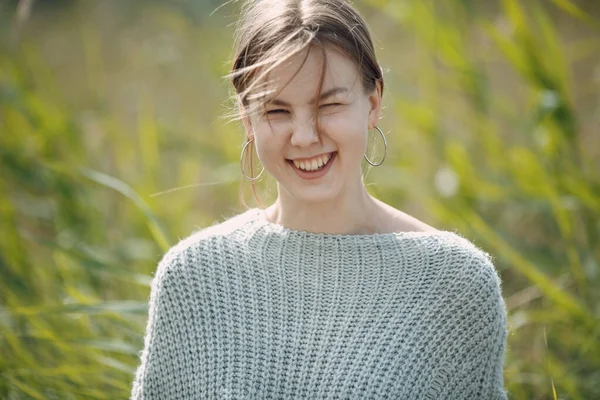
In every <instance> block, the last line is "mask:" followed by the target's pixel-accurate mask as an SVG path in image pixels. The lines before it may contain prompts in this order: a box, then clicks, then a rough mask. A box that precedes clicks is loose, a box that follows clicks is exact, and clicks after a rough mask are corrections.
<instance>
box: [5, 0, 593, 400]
mask: <svg viewBox="0 0 600 400" xmlns="http://www.w3.org/2000/svg"><path fill="white" fill-rule="evenodd" d="M591 3H592V2H588V3H584V2H581V4H582V5H586V7H587V8H586V9H582V8H580V6H578V5H577V4H579V3H575V2H572V1H569V0H554V1H551V2H542V1H524V0H522V1H518V0H506V1H503V2H498V4H491V3H481V2H474V1H468V0H445V1H433V0H425V1H406V2H399V1H395V0H394V1H392V0H365V1H363V2H361V3H359V7H360V8H361V10H362V11H363V13H364V14H365V15H366V16H367V19H368V21H369V22H370V25H371V26H372V28H373V31H374V33H375V37H376V43H377V48H378V53H379V55H380V57H381V60H382V63H383V64H384V67H385V68H386V75H385V77H386V85H387V88H386V94H385V96H384V101H385V110H384V116H383V120H382V123H381V125H380V126H381V127H382V128H383V129H384V131H385V132H386V134H387V137H388V143H389V145H390V148H389V153H388V158H387V160H386V162H385V164H384V165H383V166H382V167H379V168H372V169H370V170H369V172H368V175H367V181H368V182H367V183H368V185H369V186H368V187H369V190H371V191H372V192H373V193H374V194H376V195H377V196H378V197H380V198H382V199H383V200H385V201H387V202H389V203H391V204H393V205H394V206H396V207H399V208H401V209H403V210H406V211H407V212H409V213H411V214H414V215H415V216H417V217H418V218H421V219H423V220H425V221H426V222H428V223H430V224H432V225H435V226H437V227H439V228H442V229H451V230H454V229H456V230H459V231H460V232H461V233H462V234H463V235H465V236H466V237H468V238H469V239H471V240H473V241H474V242H475V243H476V244H477V245H479V246H480V247H482V248H484V249H485V250H487V251H489V252H490V253H491V254H492V255H493V256H494V257H495V265H496V267H497V269H498V271H499V272H500V274H501V277H502V280H503V293H504V296H505V298H506V302H507V307H508V311H509V324H510V328H511V334H510V337H509V343H508V345H509V347H508V352H507V358H506V368H505V382H506V387H507V389H508V390H509V393H510V395H511V398H515V399H552V398H559V399H567V398H568V399H592V398H598V397H600V372H599V371H600V345H599V343H600V307H599V304H600V294H599V293H598V290H597V288H598V287H599V285H600V267H599V265H598V263H599V262H600V261H599V260H600V241H599V237H600V174H599V173H598V171H600V146H599V145H598V141H599V140H600V137H599V136H598V122H599V121H598V117H597V115H600V102H599V99H598V97H597V93H598V91H599V89H600V88H599V86H600V84H599V83H598V80H597V77H596V78H595V79H596V80H594V72H593V71H594V68H597V67H595V66H596V65H598V62H599V56H598V54H600V35H599V30H600V23H599V19H598V16H599V15H600V8H599V7H598V6H594V5H590V4H591ZM57 4H60V3H57ZM102 4H103V5H102V6H96V7H94V6H92V5H90V3H88V2H72V3H69V4H67V3H65V4H62V5H55V6H45V7H43V8H40V9H39V10H37V11H36V9H35V8H34V13H33V14H32V15H31V16H30V18H29V19H28V20H26V21H25V22H24V24H22V25H21V26H20V27H16V26H15V25H14V10H13V8H12V6H11V5H10V4H9V3H5V4H4V5H2V6H0V26H2V28H0V193H1V195H0V226H1V227H2V229H1V231H0V398H3V399H4V398H7V399H30V398H33V399H80V398H91V399H94V398H97V399H104V398H127V397H128V395H129V390H130V384H131V380H132V377H133V375H132V374H133V371H134V369H135V367H136V366H137V363H138V352H139V351H140V350H141V346H142V337H143V331H144V328H145V322H146V310H147V309H146V302H147V300H148V294H149V282H150V279H151V277H152V274H153V273H154V270H155V268H156V262H157V261H158V259H159V258H160V256H161V255H162V254H163V253H164V251H165V250H166V249H167V248H168V247H169V246H170V245H173V244H174V243H175V242H176V241H177V240H178V238H181V237H184V236H186V235H187V234H189V233H191V232H192V231H193V230H194V229H198V228H200V227H203V226H207V225H209V224H211V223H212V222H213V221H216V220H220V219H222V218H223V217H224V216H229V215H232V214H233V213H235V212H236V211H240V210H241V209H242V206H241V203H240V201H239V197H238V190H239V189H238V188H239V183H240V175H239V170H238V167H239V164H238V157H239V152H240V150H241V146H242V144H243V133H242V130H241V127H239V126H238V125H237V124H236V123H227V122H226V121H224V120H223V119H220V118H219V116H222V115H224V114H226V113H227V112H228V111H229V108H228V107H230V106H231V105H230V104H229V103H227V102H226V100H227V99H228V96H229V94H230V93H229V87H228V83H227V82H226V81H224V80H223V79H222V78H221V77H222V76H223V75H225V74H226V73H227V64H226V60H227V58H228V57H229V55H230V46H231V43H230V40H231V33H232V32H231V27H230V26H228V25H229V23H230V22H232V21H233V20H234V14H235V12H234V11H235V10H234V7H233V6H228V7H224V8H223V9H221V10H219V11H218V12H216V13H215V14H214V15H213V16H212V17H208V15H209V13H210V11H211V10H212V9H214V8H215V7H216V3H215V5H214V7H212V6H210V5H197V4H196V3H194V2H189V3H186V2H180V3H173V4H171V5H169V4H166V5H165V4H163V3H147V2H128V3H127V5H123V3H119V2H115V1H106V2H102ZM202 4H204V3H202ZM207 4H208V3H207ZM484 4H487V5H484ZM203 7H205V8H203ZM211 7H212V8H211ZM259 186H260V188H261V194H262V198H263V200H264V201H266V202H268V201H269V200H271V199H272V198H273V196H274V190H273V182H272V179H265V180H264V181H263V182H261V184H260V185H259ZM243 187H244V188H245V191H244V197H245V198H246V199H247V200H248V201H250V202H252V200H251V193H250V189H249V188H248V186H247V185H244V186H243ZM176 188H181V189H179V190H171V189H176Z"/></svg>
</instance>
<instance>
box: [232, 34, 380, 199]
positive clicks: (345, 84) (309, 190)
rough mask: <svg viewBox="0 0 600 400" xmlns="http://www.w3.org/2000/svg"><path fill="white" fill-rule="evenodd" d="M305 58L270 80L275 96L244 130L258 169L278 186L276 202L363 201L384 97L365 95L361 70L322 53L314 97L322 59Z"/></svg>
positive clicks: (316, 54) (329, 50)
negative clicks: (372, 132) (372, 133)
mask: <svg viewBox="0 0 600 400" xmlns="http://www.w3.org/2000/svg"><path fill="white" fill-rule="evenodd" d="M307 51H308V56H307V55H306V52H302V53H301V54H298V55H296V56H294V57H292V58H291V59H290V60H289V62H286V63H284V64H282V65H281V66H279V67H277V68H276V69H274V70H273V71H272V72H271V73H270V74H269V77H268V80H269V81H270V82H271V83H273V84H274V85H275V87H274V89H275V91H274V93H275V95H274V96H273V98H272V99H270V101H268V102H267V105H266V107H265V109H264V110H262V111H260V112H259V113H257V114H254V115H252V116H250V117H248V118H246V119H244V125H245V127H246V130H247V133H248V136H249V138H252V137H254V141H255V145H256V150H257V153H258V157H259V158H260V161H261V163H262V164H263V166H264V167H265V169H266V170H267V171H268V172H269V173H270V174H271V175H273V177H275V179H276V180H277V182H278V189H279V196H288V197H289V196H291V197H292V198H293V199H295V200H299V201H303V202H308V203H311V202H325V201H332V200H333V201H335V200H336V199H337V200H339V199H341V198H342V197H343V196H347V195H350V196H351V195H352V194H356V195H358V194H359V192H358V191H359V190H360V189H362V186H361V185H362V181H361V160H362V158H363V155H364V153H365V150H366V146H367V133H368V129H369V128H371V127H372V126H373V125H375V124H376V123H377V120H378V117H379V110H380V104H381V95H380V92H379V89H376V90H374V91H373V92H372V93H366V92H365V90H364V88H363V85H362V79H361V77H360V75H359V71H358V67H357V65H356V64H355V63H354V62H353V61H352V60H350V59H349V58H348V57H346V56H345V55H343V54H342V53H341V52H340V51H338V50H337V48H335V47H333V46H331V45H325V54H326V59H327V63H326V64H327V65H326V69H325V75H324V80H323V85H322V88H321V92H320V94H317V89H318V86H319V78H320V76H321V73H322V70H323V69H322V63H323V51H322V50H321V49H320V48H315V47H312V48H311V49H310V50H307ZM315 102H316V103H317V105H318V119H319V130H318V131H317V130H316V125H315V118H314V117H315Z"/></svg>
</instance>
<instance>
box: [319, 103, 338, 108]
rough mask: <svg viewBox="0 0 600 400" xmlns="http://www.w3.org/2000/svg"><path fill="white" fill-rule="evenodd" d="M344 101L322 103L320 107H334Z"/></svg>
mask: <svg viewBox="0 0 600 400" xmlns="http://www.w3.org/2000/svg"><path fill="white" fill-rule="evenodd" d="M341 105H342V103H327V104H322V105H321V106H320V108H324V107H334V106H341Z"/></svg>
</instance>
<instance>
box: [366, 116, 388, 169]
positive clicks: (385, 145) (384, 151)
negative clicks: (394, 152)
mask: <svg viewBox="0 0 600 400" xmlns="http://www.w3.org/2000/svg"><path fill="white" fill-rule="evenodd" d="M373 128H375V129H377V131H378V132H379V134H380V135H381V138H382V139H383V148H384V150H383V158H382V159H381V161H379V162H378V163H374V162H372V161H371V160H369V157H367V154H366V153H365V160H367V162H368V163H369V164H371V165H372V166H373V167H379V166H380V165H381V164H383V162H384V161H385V158H386V157H387V140H385V135H384V134H383V131H382V130H381V129H379V127H378V126H377V125H373Z"/></svg>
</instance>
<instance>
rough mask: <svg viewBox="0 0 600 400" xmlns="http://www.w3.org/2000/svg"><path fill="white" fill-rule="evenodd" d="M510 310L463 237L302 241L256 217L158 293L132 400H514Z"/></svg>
mask: <svg viewBox="0 0 600 400" xmlns="http://www.w3.org/2000/svg"><path fill="white" fill-rule="evenodd" d="M506 337H507V328H506V308H505V303H504V301H503V299H502V295H501V288H500V279H499V277H498V275H497V273H496V271H495V269H494V266H493V265H492V263H491V261H490V258H489V256H488V255H487V254H486V253H484V252H483V251H481V250H480V249H478V248H477V247H475V246H474V245H473V244H472V243H471V242H469V241H468V240H466V239H464V238H462V237H460V236H458V235H456V234H454V233H451V232H435V233H419V232H405V233H390V234H373V235H331V234H316V233H309V232H300V231H293V230H289V229H286V228H283V227H282V226H280V225H275V224H271V223H269V222H268V221H266V220H265V219H264V218H263V217H262V214H261V212H260V210H257V209H252V210H249V211H247V212H244V213H243V214H240V215H238V216H236V217H234V218H232V219H230V220H228V221H226V222H224V223H222V224H219V225H215V226H212V227H210V228H207V229H204V230H202V231H200V232H198V233H195V234H193V235H192V236H190V237H188V238H187V239H185V240H183V241H181V242H180V243H179V244H177V245H176V246H175V247H173V248H172V249H171V250H170V251H169V252H168V253H167V254H166V255H165V256H164V258H163V259H162V261H161V262H160V264H159V266H158V270H157V272H156V275H155V277H154V280H153V283H152V290H151V296H150V312H149V319H148V325H147V329H146V336H145V343H144V350H143V352H142V354H141V365H140V366H139V368H138V369H137V372H136V376H135V381H134V383H133V391H132V397H131V398H132V399H153V400H154V399H186V400H187V399H505V398H506V393H505V391H504V390H503V360H504V352H505V347H506Z"/></svg>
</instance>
